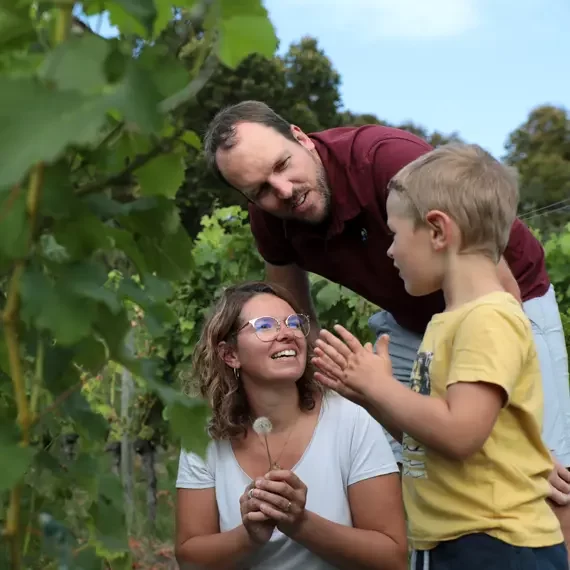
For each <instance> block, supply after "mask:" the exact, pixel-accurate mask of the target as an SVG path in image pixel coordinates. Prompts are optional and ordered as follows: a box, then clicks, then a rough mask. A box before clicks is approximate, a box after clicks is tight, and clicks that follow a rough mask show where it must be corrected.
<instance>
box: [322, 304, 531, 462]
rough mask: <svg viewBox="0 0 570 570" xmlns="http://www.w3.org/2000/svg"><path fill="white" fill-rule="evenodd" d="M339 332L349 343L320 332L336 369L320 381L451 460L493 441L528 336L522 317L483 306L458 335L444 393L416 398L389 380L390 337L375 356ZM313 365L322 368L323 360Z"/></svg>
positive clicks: (469, 317) (466, 455)
mask: <svg viewBox="0 0 570 570" xmlns="http://www.w3.org/2000/svg"><path fill="white" fill-rule="evenodd" d="M336 330H337V332H338V333H339V334H340V335H341V337H342V338H343V340H344V342H342V341H340V340H339V339H337V338H336V337H334V336H333V335H331V334H330V333H328V332H322V334H321V338H322V339H323V340H324V342H320V343H319V346H321V347H322V348H323V350H324V351H325V352H326V354H327V355H328V356H329V357H330V360H332V361H333V362H334V363H335V366H336V368H335V369H331V368H330V367H329V369H327V370H325V374H326V376H327V377H328V379H329V382H323V383H326V384H327V386H329V387H331V388H333V389H336V388H335V385H334V384H335V383H336V384H337V385H347V386H349V387H350V388H351V389H352V390H354V391H355V392H357V393H359V394H361V395H362V397H363V398H364V399H365V400H367V401H368V402H369V404H370V405H372V406H373V408H375V409H377V410H378V412H379V414H378V415H377V417H378V416H379V417H378V419H379V420H380V421H381V422H382V423H386V425H387V426H390V427H391V428H393V427H396V428H398V429H400V430H402V431H403V432H405V433H408V434H409V435H411V436H412V437H413V438H414V439H416V440H417V441H419V442H421V443H423V444H424V445H426V446H427V447H431V448H433V449H436V450H438V451H439V452H440V453H443V454H445V455H448V456H450V457H454V458H465V457H469V456H470V455H472V454H473V453H475V452H476V451H478V450H479V449H481V447H482V446H483V444H484V443H485V441H486V440H487V438H488V437H489V434H490V433H491V431H492V429H493V426H494V425H495V422H496V420H497V417H498V415H499V412H500V410H501V407H502V406H503V405H504V404H505V402H506V401H507V400H508V396H509V394H510V392H511V389H512V387H513V385H514V383H515V382H516V381H517V380H518V378H519V376H520V370H521V366H522V363H523V361H524V358H525V355H526V353H527V351H528V346H529V337H530V332H529V329H528V326H526V324H525V323H524V321H523V320H522V319H521V318H520V317H519V316H518V315H516V314H511V313H510V312H509V311H508V310H505V311H503V310H498V309H497V307H494V306H481V307H478V308H477V309H476V310H474V311H472V312H471V313H469V314H468V315H467V316H466V317H465V319H464V321H463V322H462V324H461V326H460V328H459V330H458V331H457V334H456V336H455V338H454V340H453V343H454V344H453V354H452V362H451V366H450V375H449V379H448V382H447V387H448V388H447V394H446V397H445V398H436V397H433V396H424V395H421V394H418V393H415V392H413V391H411V390H410V389H409V388H406V387H405V386H403V385H402V384H400V383H399V382H398V381H397V380H396V379H395V378H394V377H393V376H392V369H391V363H390V358H389V356H388V340H387V338H386V337H383V338H381V339H379V341H378V343H377V354H374V353H373V352H372V349H371V346H370V345H368V346H367V347H366V348H363V347H362V345H361V344H360V343H359V342H358V340H357V339H356V338H355V337H354V336H353V335H351V334H350V333H349V332H348V331H346V330H345V329H343V328H342V327H336ZM530 338H532V337H530ZM317 360H318V359H317ZM315 364H316V365H317V366H318V367H319V369H321V370H322V368H321V363H320V362H315ZM331 378H332V379H333V380H332V382H331V381H330V380H331ZM318 379H320V378H318ZM374 415H376V414H374ZM382 420H384V421H382ZM390 431H392V430H391V429H390Z"/></svg>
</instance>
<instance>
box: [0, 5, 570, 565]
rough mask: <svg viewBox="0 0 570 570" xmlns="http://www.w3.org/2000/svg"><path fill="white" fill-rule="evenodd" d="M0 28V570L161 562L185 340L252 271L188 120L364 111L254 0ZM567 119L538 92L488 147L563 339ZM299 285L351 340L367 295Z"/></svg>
mask: <svg viewBox="0 0 570 570" xmlns="http://www.w3.org/2000/svg"><path fill="white" fill-rule="evenodd" d="M104 11H108V13H109V15H110V18H111V22H112V23H113V24H115V25H116V26H117V27H118V29H119V32H120V33H119V35H118V36H117V37H113V38H102V37H100V36H99V35H98V34H97V33H96V32H97V25H98V22H99V18H100V14H102V13H103V12H104ZM86 22H89V23H90V24H91V26H92V27H88V26H87V25H86ZM0 32H1V33H0V132H1V133H2V135H3V136H2V138H1V139H0V153H1V156H2V158H3V167H2V169H1V170H0V221H1V223H0V280H1V285H0V309H1V310H2V317H3V318H2V321H1V328H2V330H1V333H2V334H1V336H0V451H2V454H3V458H4V460H3V463H2V467H3V468H2V470H0V519H1V520H0V522H1V523H2V525H3V527H4V530H5V533H4V538H5V541H4V542H5V544H6V548H5V549H2V550H0V568H9V567H11V568H13V569H21V568H30V569H35V568H44V567H45V568H48V569H49V568H81V569H84V570H91V569H97V570H101V569H102V568H112V569H120V568H131V567H133V566H138V567H144V568H150V567H154V568H158V567H159V566H160V567H167V566H169V567H170V566H172V567H174V566H173V564H174V563H173V561H172V559H173V556H172V548H171V539H172V535H173V529H172V508H173V503H172V496H171V495H172V490H173V478H174V475H175V472H176V468H177V453H178V450H179V448H180V445H185V446H187V447H191V448H192V449H195V450H197V451H200V450H203V449H204V445H205V443H206V437H205V432H204V429H203V426H204V423H205V420H206V417H207V414H208V410H207V407H206V406H205V405H204V403H203V402H201V401H200V400H199V399H197V398H195V397H193V396H194V395H193V394H192V386H191V384H190V382H189V365H190V355H191V352H192V349H193V347H194V344H195V342H196V340H197V338H198V335H199V331H200V327H201V324H202V322H203V319H204V316H205V314H206V311H207V310H208V307H209V306H210V305H211V303H212V302H213V300H214V299H215V297H216V296H217V295H218V294H219V293H220V291H221V290H222V289H223V288H224V287H225V286H227V285H229V284H233V283H235V282H238V281H242V280H245V279H258V278H260V277H262V273H263V264H262V261H261V259H260V257H259V255H258V254H257V252H256V250H255V247H254V244H253V239H252V236H251V233H250V230H249V225H248V220H247V212H246V210H245V209H243V208H244V206H245V204H244V203H243V202H242V201H241V200H240V196H239V194H237V193H234V192H230V191H228V189H226V188H220V187H219V186H218V183H217V182H216V181H215V180H213V179H212V178H211V176H210V175H209V174H208V173H207V172H206V171H205V169H204V161H203V158H202V154H201V135H202V133H203V132H204V129H205V127H206V125H207V123H208V122H209V120H210V119H211V118H212V117H213V115H214V114H215V113H216V112H217V111H218V110H219V109H221V108H222V107H223V106H225V105H227V104H231V103H234V102H237V101H240V100H243V99H263V100H265V101H266V102H267V103H268V104H269V105H271V106H272V107H274V108H275V109H276V110H277V111H278V112H279V113H281V114H282V115H283V116H284V117H285V118H287V119H288V120H290V121H292V122H294V123H296V124H299V125H300V126H301V127H302V128H303V129H304V130H305V131H307V132H311V131H315V130H319V129H325V128H330V127H334V126H340V125H362V124H367V123H378V124H380V123H382V124H385V123H384V122H383V121H382V120H381V119H379V118H377V117H376V116H374V115H371V114H355V113H352V112H350V111H349V110H346V109H344V108H343V106H342V101H341V97H340V92H339V87H340V82H341V78H340V76H339V74H338V72H337V71H336V70H335V69H334V67H333V65H332V63H331V61H330V60H329V59H328V58H327V56H326V54H325V53H324V52H323V51H322V50H321V49H320V48H319V46H318V42H317V40H316V39H314V38H310V37H305V38H302V39H300V41H299V42H296V43H294V44H292V45H291V46H289V48H288V49H286V50H282V51H281V52H280V54H278V55H277V54H276V48H277V39H276V38H275V35H274V31H273V27H272V25H271V23H270V21H269V20H268V19H267V14H266V12H265V10H264V9H263V7H262V5H261V2H260V0H242V1H240V2H235V0H207V1H206V0H204V1H201V0H180V1H179V2H178V5H177V6H175V7H172V6H171V5H170V4H169V3H168V2H166V1H165V0H137V1H133V0H113V1H110V0H109V1H102V0H97V1H92V2H91V1H86V2H83V3H74V2H72V1H70V0H63V1H59V2H33V1H31V0H19V1H18V2H14V1H10V0H0ZM399 126H400V127H401V128H404V129H407V130H409V131H412V132H414V133H416V134H418V135H419V136H422V137H424V138H426V139H427V140H429V141H430V142H431V143H432V144H433V145H438V144H442V143H444V142H447V141H448V140H457V139H459V135H458V134H457V133H451V134H442V133H439V132H434V133H429V132H427V131H426V130H425V129H423V128H422V127H421V126H419V125H415V124H413V123H411V122H409V123H406V124H404V125H399ZM569 132H570V119H569V117H568V114H567V112H566V110H565V109H561V108H556V107H552V106H543V107H538V108H537V109H535V110H533V111H532V112H531V114H530V116H529V117H528V119H527V120H526V121H524V122H523V123H522V124H521V126H520V127H519V128H518V129H516V130H515V131H514V132H513V133H512V134H511V135H510V136H509V138H508V141H507V144H506V156H505V160H506V161H507V162H508V163H510V164H512V165H513V166H515V167H517V169H518V170H519V173H520V178H521V191H522V197H523V199H522V203H521V217H522V218H523V219H524V220H525V221H527V223H529V224H530V225H532V226H533V227H534V228H535V229H536V230H537V232H538V235H539V236H540V238H541V240H542V241H543V244H544V247H545V251H546V256H547V264H548V269H549V273H550V276H551V279H552V282H553V283H554V286H555V288H556V291H557V295H558V298H559V302H560V307H561V311H562V314H563V320H564V323H565V327H566V331H567V339H569V341H570V272H569V271H568V267H570V224H568V223H567V222H568V211H569V210H568V208H569V198H568V196H569V189H568V180H569V179H570V177H569V176H568V174H570V170H569V169H570V148H569V146H568V145H569V141H570V137H569ZM311 283H312V287H313V293H314V298H315V302H316V308H317V313H318V315H319V319H320V321H321V323H322V324H323V325H325V326H328V327H330V326H331V325H332V324H333V323H334V322H342V323H344V324H346V325H347V326H348V327H349V328H350V329H351V330H352V331H353V332H355V333H356V334H357V335H358V336H359V337H360V338H362V339H365V338H368V339H369V338H370V333H369V331H368V329H367V325H366V323H367V320H368V317H369V316H370V315H371V314H372V313H373V312H374V311H375V310H376V307H373V306H372V305H371V304H370V303H368V302H366V301H364V300H362V299H360V298H359V297H358V296H356V295H355V294H353V293H352V292H351V291H349V290H347V289H346V288H343V287H339V286H338V285H335V284H333V283H330V282H328V281H327V280H325V279H323V278H321V277H319V276H316V275H312V276H311ZM182 388H188V389H187V390H186V392H187V393H190V396H188V395H185V394H184V393H183V390H182Z"/></svg>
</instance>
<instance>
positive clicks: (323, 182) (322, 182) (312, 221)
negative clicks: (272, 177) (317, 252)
mask: <svg viewBox="0 0 570 570" xmlns="http://www.w3.org/2000/svg"><path fill="white" fill-rule="evenodd" d="M314 160H315V163H316V166H317V172H316V184H315V185H314V186H313V185H310V184H303V185H301V186H296V187H295V188H293V196H292V197H291V198H290V200H289V203H290V204H294V203H295V202H297V200H298V199H299V198H300V197H301V196H303V194H309V193H310V192H315V193H316V194H318V195H319V197H320V198H321V200H322V203H323V210H322V213H321V215H320V216H319V217H318V218H307V217H304V216H303V215H302V214H301V215H298V216H296V215H295V214H294V213H293V212H292V213H291V215H290V216H286V217H287V218H289V219H291V220H295V221H297V222H299V223H304V224H309V225H312V226H318V225H320V224H322V223H325V222H327V221H328V219H329V217H330V213H331V190H330V187H329V185H328V182H327V177H326V173H325V169H324V168H323V165H322V164H321V162H320V161H318V160H316V159H314Z"/></svg>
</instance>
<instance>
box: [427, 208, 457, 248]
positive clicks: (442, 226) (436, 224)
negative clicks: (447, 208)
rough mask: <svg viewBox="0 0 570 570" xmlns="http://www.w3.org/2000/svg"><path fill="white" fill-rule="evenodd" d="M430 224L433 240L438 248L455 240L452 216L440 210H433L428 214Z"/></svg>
mask: <svg viewBox="0 0 570 570" xmlns="http://www.w3.org/2000/svg"><path fill="white" fill-rule="evenodd" d="M426 222H427V224H428V225H429V228H430V233H431V240H432V244H433V246H434V248H435V249H436V250H441V249H444V248H445V247H448V246H449V245H450V243H451V242H452V241H453V234H454V230H455V228H454V224H453V221H452V220H451V218H450V217H449V216H448V215H447V214H446V213H445V212H442V211H440V210H431V211H430V212H428V213H427V215H426Z"/></svg>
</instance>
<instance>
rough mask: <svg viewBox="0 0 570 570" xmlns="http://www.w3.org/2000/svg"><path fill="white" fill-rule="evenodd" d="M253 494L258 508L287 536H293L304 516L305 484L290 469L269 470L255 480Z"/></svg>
mask: <svg viewBox="0 0 570 570" xmlns="http://www.w3.org/2000/svg"><path fill="white" fill-rule="evenodd" d="M253 496H254V497H255V498H256V499H259V501H260V503H261V504H260V506H259V510H260V511H261V512H262V513H263V514H264V515H266V516H267V517H269V518H270V519H271V520H272V521H274V522H275V523H276V524H277V528H278V529H279V530H280V531H281V532H282V533H283V534H286V535H287V536H290V537H291V536H293V535H294V534H295V533H296V532H297V531H298V530H299V528H300V526H301V525H302V524H303V522H304V521H305V518H306V511H305V503H306V502H307V487H306V485H305V484H304V483H303V482H302V481H301V479H299V477H297V475H295V474H294V473H292V472H291V471H286V470H280V471H270V472H269V473H268V474H267V475H266V476H265V478H264V479H258V480H257V481H256V482H255V489H254V491H253Z"/></svg>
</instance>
